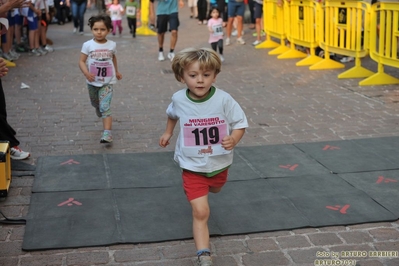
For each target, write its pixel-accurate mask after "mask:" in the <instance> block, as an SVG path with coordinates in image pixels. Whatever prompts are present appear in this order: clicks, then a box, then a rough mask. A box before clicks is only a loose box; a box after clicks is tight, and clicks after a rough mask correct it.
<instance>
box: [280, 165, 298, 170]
mask: <svg viewBox="0 0 399 266" xmlns="http://www.w3.org/2000/svg"><path fill="white" fill-rule="evenodd" d="M298 166H299V164H294V165H290V164H287V165H279V166H278V167H280V168H284V169H289V170H291V171H294V170H295V168H297V167H298Z"/></svg>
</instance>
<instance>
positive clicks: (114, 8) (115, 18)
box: [107, 0, 125, 36]
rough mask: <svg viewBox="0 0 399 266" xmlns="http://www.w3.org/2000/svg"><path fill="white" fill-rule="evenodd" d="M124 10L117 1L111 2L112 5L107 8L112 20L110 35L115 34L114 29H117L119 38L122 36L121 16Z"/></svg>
mask: <svg viewBox="0 0 399 266" xmlns="http://www.w3.org/2000/svg"><path fill="white" fill-rule="evenodd" d="M124 11H125V10H124V9H123V6H122V5H121V4H119V0H113V2H112V5H110V6H109V8H108V12H107V13H108V14H109V15H110V17H111V20H112V26H113V29H112V35H115V34H116V29H117V28H118V31H119V36H121V35H122V30H123V28H122V15H123V14H124Z"/></svg>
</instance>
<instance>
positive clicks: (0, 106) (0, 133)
mask: <svg viewBox="0 0 399 266" xmlns="http://www.w3.org/2000/svg"><path fill="white" fill-rule="evenodd" d="M29 3H30V2H29ZM29 3H26V2H25V0H8V1H4V2H3V1H2V0H0V16H1V17H3V18H4V17H6V15H7V12H8V11H9V10H11V9H13V8H20V7H23V6H27V5H28V4H29ZM1 27H2V31H1V33H2V34H5V32H6V31H5V28H4V26H2V25H1ZM7 72H8V68H7V67H6V62H5V61H4V60H3V59H2V58H0V140H5V141H8V142H9V143H10V147H11V148H10V157H11V159H14V160H23V159H26V158H28V157H29V156H30V153H29V152H25V151H22V150H21V149H20V148H19V141H18V140H17V138H16V131H15V130H14V129H13V128H12V127H11V126H10V125H9V124H8V122H7V110H6V98H5V95H4V90H3V85H2V82H1V77H4V76H5V75H7Z"/></svg>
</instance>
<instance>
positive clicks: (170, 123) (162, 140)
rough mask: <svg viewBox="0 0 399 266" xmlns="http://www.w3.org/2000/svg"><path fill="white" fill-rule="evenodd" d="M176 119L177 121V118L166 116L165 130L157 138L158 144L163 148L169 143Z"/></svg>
mask: <svg viewBox="0 0 399 266" xmlns="http://www.w3.org/2000/svg"><path fill="white" fill-rule="evenodd" d="M177 121H178V120H177V119H172V118H170V117H168V121H167V123H166V130H165V132H164V133H163V134H162V136H161V138H160V139H159V146H161V147H162V148H165V147H166V146H168V145H169V140H170V139H171V138H172V136H173V130H174V129H175V126H176V123H177Z"/></svg>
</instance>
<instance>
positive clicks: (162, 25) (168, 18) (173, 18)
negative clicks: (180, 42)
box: [157, 13, 180, 34]
mask: <svg viewBox="0 0 399 266" xmlns="http://www.w3.org/2000/svg"><path fill="white" fill-rule="evenodd" d="M168 24H169V31H172V30H176V31H177V29H178V28H179V25H180V22H179V15H178V13H172V14H170V15H158V16H157V29H158V33H160V34H161V33H165V32H167V31H168Z"/></svg>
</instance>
